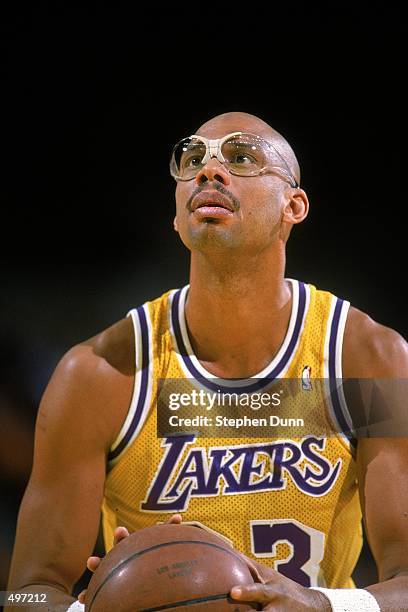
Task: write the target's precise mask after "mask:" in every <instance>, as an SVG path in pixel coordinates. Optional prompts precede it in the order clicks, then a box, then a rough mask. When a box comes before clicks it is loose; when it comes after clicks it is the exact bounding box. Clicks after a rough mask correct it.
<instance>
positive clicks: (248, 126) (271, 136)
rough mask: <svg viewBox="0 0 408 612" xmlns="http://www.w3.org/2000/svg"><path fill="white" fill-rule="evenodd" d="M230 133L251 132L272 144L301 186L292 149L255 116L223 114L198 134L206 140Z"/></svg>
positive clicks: (208, 123)
mask: <svg viewBox="0 0 408 612" xmlns="http://www.w3.org/2000/svg"><path fill="white" fill-rule="evenodd" d="M229 132H250V133H251V134H257V135H258V136H262V138H265V140H267V141H268V142H270V143H272V144H273V146H274V147H276V149H277V150H278V152H279V153H280V154H281V155H282V157H283V158H284V159H285V161H286V163H287V164H288V166H289V168H290V171H291V173H292V174H293V176H294V177H295V179H296V181H297V183H298V184H300V168H299V164H298V161H297V159H296V155H295V153H294V151H293V149H292V147H291V146H290V144H289V143H288V141H287V140H286V139H285V138H284V137H283V136H282V135H281V134H279V132H277V131H276V130H274V129H273V127H271V126H270V125H268V124H267V123H265V121H263V120H262V119H260V118H259V117H256V116H255V115H250V114H249V113H240V112H232V113H223V114H222V115H217V116H216V117H213V118H212V119H210V120H209V121H206V123H203V125H202V126H201V127H200V128H199V130H198V131H197V132H196V134H199V135H201V136H205V137H206V138H220V137H221V136H223V135H224V134H228V133H229Z"/></svg>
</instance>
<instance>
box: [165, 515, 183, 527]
mask: <svg viewBox="0 0 408 612" xmlns="http://www.w3.org/2000/svg"><path fill="white" fill-rule="evenodd" d="M182 522H183V517H182V516H181V514H173V516H171V517H170V518H169V520H168V521H166V523H167V524H168V525H180V524H181V523H182Z"/></svg>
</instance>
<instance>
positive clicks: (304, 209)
mask: <svg viewBox="0 0 408 612" xmlns="http://www.w3.org/2000/svg"><path fill="white" fill-rule="evenodd" d="M288 192H289V193H286V194H285V196H286V197H285V199H286V203H285V206H284V208H283V211H282V228H281V237H282V238H283V240H285V242H286V240H287V239H288V238H289V234H290V231H291V229H292V227H293V226H294V225H297V224H298V223H302V221H304V220H305V219H306V217H307V215H308V213H309V200H308V197H307V195H306V193H305V192H304V191H303V189H300V188H293V187H292V188H290V189H288Z"/></svg>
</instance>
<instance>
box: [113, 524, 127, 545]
mask: <svg viewBox="0 0 408 612" xmlns="http://www.w3.org/2000/svg"><path fill="white" fill-rule="evenodd" d="M128 536H129V532H128V530H127V529H126V527H116V529H115V533H114V537H113V545H114V546H116V544H118V543H119V542H120V541H121V540H123V539H124V538H127V537H128Z"/></svg>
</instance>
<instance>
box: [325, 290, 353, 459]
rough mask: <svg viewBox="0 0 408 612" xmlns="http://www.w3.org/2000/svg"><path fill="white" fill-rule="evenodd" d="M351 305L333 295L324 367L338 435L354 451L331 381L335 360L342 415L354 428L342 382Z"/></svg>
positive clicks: (330, 405)
mask: <svg viewBox="0 0 408 612" xmlns="http://www.w3.org/2000/svg"><path fill="white" fill-rule="evenodd" d="M340 302H342V303H341V311H340V316H339V323H338V326H337V332H336V334H335V335H333V334H332V327H333V319H334V313H335V310H336V306H337V304H338V303H340ZM349 307H350V302H347V301H346V300H339V298H337V297H336V296H335V295H333V296H332V297H331V304H330V311H329V316H328V320H327V326H326V334H325V341H324V358H323V369H324V379H325V380H324V382H325V388H326V397H327V400H328V401H327V405H328V410H329V416H330V419H331V421H332V423H333V425H334V426H335V429H336V431H337V433H338V435H339V436H340V437H341V439H342V440H343V441H344V442H345V444H346V446H347V448H348V449H349V450H350V451H353V448H352V444H351V443H350V440H349V438H348V437H347V436H346V435H345V434H344V433H343V430H342V427H341V424H340V423H339V420H338V415H337V414H336V410H335V407H334V405H333V399H332V391H333V382H332V383H330V376H331V373H330V364H331V363H332V361H333V360H334V364H335V367H334V374H335V379H336V381H337V380H338V381H339V382H338V383H337V382H336V383H335V386H336V390H337V391H338V393H337V397H338V399H339V403H340V409H341V412H342V416H343V418H344V419H345V422H346V423H347V427H348V428H349V429H350V430H352V421H351V418H350V413H349V410H348V408H347V403H346V399H345V397H344V392H343V386H342V384H341V380H342V377H343V369H342V354H343V339H344V329H345V324H346V319H347V313H348V310H349ZM333 343H334V355H333V353H332V348H331V347H330V344H333Z"/></svg>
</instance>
